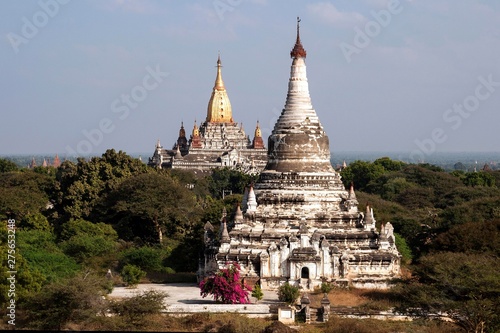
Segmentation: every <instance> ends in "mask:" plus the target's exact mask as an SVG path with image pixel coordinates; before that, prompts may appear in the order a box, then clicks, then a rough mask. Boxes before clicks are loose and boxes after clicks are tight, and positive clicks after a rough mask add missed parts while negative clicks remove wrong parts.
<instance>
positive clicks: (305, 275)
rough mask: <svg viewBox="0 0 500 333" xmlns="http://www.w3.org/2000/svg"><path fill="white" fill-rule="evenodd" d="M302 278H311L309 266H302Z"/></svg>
mask: <svg viewBox="0 0 500 333" xmlns="http://www.w3.org/2000/svg"><path fill="white" fill-rule="evenodd" d="M300 278H301V279H309V268H308V267H302V269H301V271H300Z"/></svg>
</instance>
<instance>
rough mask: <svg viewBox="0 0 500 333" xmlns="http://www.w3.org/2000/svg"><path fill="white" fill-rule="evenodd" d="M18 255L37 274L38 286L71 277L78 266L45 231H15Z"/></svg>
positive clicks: (50, 234)
mask: <svg viewBox="0 0 500 333" xmlns="http://www.w3.org/2000/svg"><path fill="white" fill-rule="evenodd" d="M16 236H17V238H16V241H17V248H18V254H22V256H23V257H24V258H25V260H26V263H27V265H28V266H27V267H28V269H29V270H30V271H32V272H37V274H39V277H38V278H37V279H38V282H37V283H39V284H40V285H41V284H45V283H48V282H52V281H57V280H60V279H64V278H69V277H71V276H73V275H74V274H75V273H76V272H77V271H78V270H79V269H80V266H79V265H78V264H77V263H76V262H75V260H73V258H70V257H68V256H67V255H65V254H64V253H63V251H62V250H61V249H60V248H59V247H58V246H57V244H56V239H55V235H54V234H53V233H52V232H50V231H46V230H17V232H16Z"/></svg>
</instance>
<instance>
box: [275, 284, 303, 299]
mask: <svg viewBox="0 0 500 333" xmlns="http://www.w3.org/2000/svg"><path fill="white" fill-rule="evenodd" d="M299 296H300V291H299V288H298V287H295V286H292V285H291V284H289V283H288V282H286V283H285V284H282V285H281V286H280V287H279V288H278V299H279V300H280V301H281V302H286V303H288V304H294V303H295V302H296V301H297V298H299Z"/></svg>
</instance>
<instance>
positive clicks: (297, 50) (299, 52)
mask: <svg viewBox="0 0 500 333" xmlns="http://www.w3.org/2000/svg"><path fill="white" fill-rule="evenodd" d="M299 23H300V18H299V17H298V16H297V40H296V41H295V46H294V47H293V49H292V51H290V57H292V58H299V57H300V58H305V57H306V55H307V52H306V50H304V47H303V46H302V43H301V42H300V24H299Z"/></svg>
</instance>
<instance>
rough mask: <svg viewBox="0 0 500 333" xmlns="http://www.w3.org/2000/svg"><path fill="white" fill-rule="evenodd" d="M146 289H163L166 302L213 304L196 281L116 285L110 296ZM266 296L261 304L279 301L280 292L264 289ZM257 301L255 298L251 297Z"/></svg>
mask: <svg viewBox="0 0 500 333" xmlns="http://www.w3.org/2000/svg"><path fill="white" fill-rule="evenodd" d="M146 290H157V291H163V292H166V293H167V294H168V297H167V298H166V299H165V304H213V303H214V301H213V299H212V298H209V297H207V298H202V297H201V296H200V288H198V286H197V285H196V284H195V283H169V284H153V283H147V284H139V285H138V286H137V288H134V289H130V288H127V287H115V288H114V289H113V292H112V293H111V294H110V297H115V298H122V297H131V296H134V295H136V294H138V293H141V292H143V291H146ZM263 292H264V298H263V299H262V300H261V301H260V302H259V304H272V303H275V302H278V294H277V293H276V292H275V291H267V290H263ZM250 301H251V302H252V303H253V302H255V298H253V297H250Z"/></svg>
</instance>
